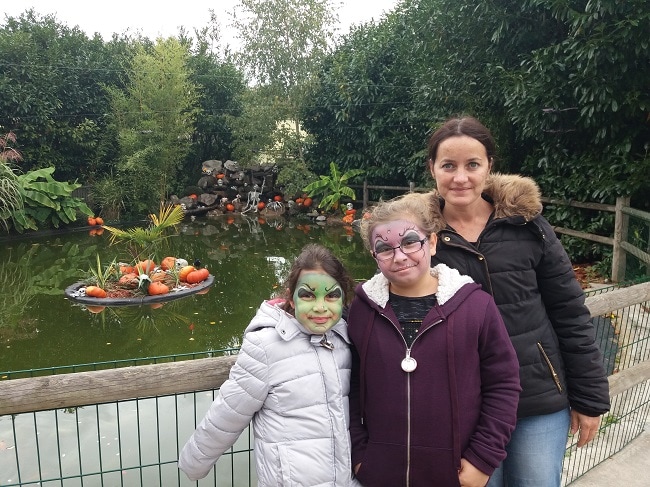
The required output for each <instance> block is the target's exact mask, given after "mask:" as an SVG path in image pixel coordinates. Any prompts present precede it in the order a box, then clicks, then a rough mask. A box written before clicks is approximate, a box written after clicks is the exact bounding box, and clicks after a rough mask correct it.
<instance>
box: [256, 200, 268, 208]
mask: <svg viewBox="0 0 650 487" xmlns="http://www.w3.org/2000/svg"><path fill="white" fill-rule="evenodd" d="M265 206H266V203H264V202H263V201H260V202H259V203H257V209H258V210H263V209H264V207H265Z"/></svg>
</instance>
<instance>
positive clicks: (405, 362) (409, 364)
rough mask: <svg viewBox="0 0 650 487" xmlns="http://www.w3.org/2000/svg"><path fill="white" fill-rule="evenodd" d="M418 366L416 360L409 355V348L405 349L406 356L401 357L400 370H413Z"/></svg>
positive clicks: (408, 371) (409, 371)
mask: <svg viewBox="0 0 650 487" xmlns="http://www.w3.org/2000/svg"><path fill="white" fill-rule="evenodd" d="M417 367H418V362H417V360H415V359H414V358H413V357H411V350H410V349H408V348H407V349H406V357H404V358H403V359H402V370H403V371H404V372H407V373H409V374H410V373H411V372H413V371H414V370H415V369H416V368H417Z"/></svg>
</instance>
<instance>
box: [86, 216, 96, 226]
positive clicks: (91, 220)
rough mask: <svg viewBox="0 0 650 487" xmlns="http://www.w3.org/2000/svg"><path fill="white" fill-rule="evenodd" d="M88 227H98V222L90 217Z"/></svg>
mask: <svg viewBox="0 0 650 487" xmlns="http://www.w3.org/2000/svg"><path fill="white" fill-rule="evenodd" d="M88 225H90V226H91V227H94V226H95V225H97V220H96V219H95V217H94V216H89V217H88Z"/></svg>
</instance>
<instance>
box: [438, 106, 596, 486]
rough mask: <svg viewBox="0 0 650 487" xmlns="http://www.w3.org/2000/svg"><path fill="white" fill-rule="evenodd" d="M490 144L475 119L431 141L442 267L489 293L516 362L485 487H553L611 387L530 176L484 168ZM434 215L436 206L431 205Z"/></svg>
mask: <svg viewBox="0 0 650 487" xmlns="http://www.w3.org/2000/svg"><path fill="white" fill-rule="evenodd" d="M495 152H496V148H495V143H494V139H493V138H492V135H491V134H490V132H489V130H488V129H487V128H485V127H484V126H483V125H482V124H481V123H480V122H479V121H478V120H476V119H474V118H471V117H464V118H456V119H451V120H449V121H447V122H446V123H445V124H444V125H443V126H442V127H440V128H439V129H438V130H437V131H436V132H435V133H434V134H433V135H432V136H431V137H430V139H429V143H428V164H429V169H430V171H431V174H432V175H433V177H434V179H435V182H436V187H437V193H438V196H439V208H438V211H439V212H440V216H441V217H442V218H443V219H444V221H445V223H446V227H445V228H444V229H443V230H441V231H440V232H439V233H438V237H439V238H438V247H437V252H436V254H435V255H434V256H433V257H432V265H435V264H437V263H445V264H447V265H449V266H450V267H453V268H456V269H458V271H459V272H460V273H461V274H467V275H469V276H471V277H472V278H473V279H474V281H476V282H477V283H479V284H481V285H482V286H483V289H484V290H486V291H488V292H489V293H490V294H492V295H493V297H494V300H495V301H496V303H497V306H498V308H499V311H500V312H501V315H502V317H503V320H504V322H505V324H506V327H507V329H508V333H509V335H510V338H511V340H512V343H513V345H514V347H515V350H516V352H517V356H518V359H519V363H520V369H519V373H520V380H521V386H522V393H521V395H520V400H519V408H518V421H517V426H516V428H515V431H514V433H513V435H512V438H511V440H510V443H509V445H508V447H507V452H508V456H507V458H506V459H505V460H504V462H503V463H502V465H501V467H500V468H499V469H497V470H496V471H495V473H494V474H493V476H492V477H491V479H490V482H489V483H488V486H491V487H492V486H494V487H497V486H498V487H501V486H503V485H508V486H510V487H512V486H535V487H545V486H548V487H557V486H559V485H560V477H561V468H562V459H563V455H564V450H565V445H566V438H567V432H568V431H569V429H570V431H571V433H573V434H575V433H578V434H579V436H578V446H583V445H585V444H586V443H587V442H589V441H591V440H592V439H593V438H594V436H595V434H596V432H597V429H598V424H599V416H600V415H601V414H603V413H604V412H606V411H608V410H609V391H608V383H607V377H606V373H605V370H604V367H603V363H602V357H601V354H600V351H599V350H598V347H597V345H596V343H595V333H594V327H593V324H592V323H591V321H590V315H589V311H588V309H587V308H586V307H585V305H584V293H583V291H582V289H581V288H580V285H579V283H578V282H577V280H576V279H575V274H574V272H573V269H572V266H571V262H570V261H569V258H568V256H567V254H566V252H565V251H564V249H563V248H562V245H561V243H560V241H559V240H558V239H557V237H556V236H555V233H554V232H553V229H552V227H551V226H550V225H549V223H548V222H547V221H546V220H545V219H544V217H542V216H541V214H540V211H541V208H542V205H541V200H540V192H539V188H538V187H537V185H536V184H535V183H534V182H533V181H532V180H531V179H528V178H523V177H520V176H512V175H499V174H490V172H491V170H492V166H493V162H494V156H495ZM434 211H435V210H434Z"/></svg>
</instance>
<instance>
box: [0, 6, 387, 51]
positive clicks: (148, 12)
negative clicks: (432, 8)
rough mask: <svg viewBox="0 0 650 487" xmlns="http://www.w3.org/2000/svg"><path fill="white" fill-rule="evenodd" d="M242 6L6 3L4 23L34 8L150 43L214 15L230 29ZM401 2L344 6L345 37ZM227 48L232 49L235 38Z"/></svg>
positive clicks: (83, 26) (108, 35)
mask: <svg viewBox="0 0 650 487" xmlns="http://www.w3.org/2000/svg"><path fill="white" fill-rule="evenodd" d="M237 3H238V1H237V0H184V1H183V0H181V1H179V2H164V1H151V0H106V1H101V0H100V1H95V2H83V1H80V0H2V6H0V13H1V15H0V23H1V24H4V20H5V15H9V16H12V17H17V16H19V15H20V14H21V13H23V12H24V11H25V10H28V9H29V8H34V10H35V11H36V12H37V13H39V14H55V15H56V18H57V19H58V21H59V22H60V23H63V24H65V25H67V26H68V27H74V26H79V27H80V28H81V29H82V30H83V31H84V32H86V33H87V34H88V36H90V37H92V35H93V34H94V33H95V32H99V33H100V34H101V35H102V37H103V38H104V40H108V39H110V38H111V36H112V34H113V33H114V32H116V33H118V34H119V33H123V32H126V31H127V30H128V31H129V32H131V33H136V32H140V33H142V34H143V35H144V36H146V37H149V38H150V39H155V38H156V37H159V36H162V37H171V36H175V35H176V34H177V33H178V28H179V27H180V26H183V27H185V28H186V30H187V31H188V32H190V33H192V32H193V28H194V27H197V28H201V27H205V26H206V25H207V24H208V22H209V20H210V15H209V12H208V10H209V9H213V10H214V11H215V13H216V14H217V19H218V20H219V23H220V24H221V26H222V28H224V29H226V30H227V28H228V25H227V23H228V21H229V16H228V15H227V12H230V11H232V9H233V7H234V6H235V5H236V4H237ZM398 3H399V0H341V4H342V5H341V8H340V9H339V10H338V14H339V19H340V20H341V26H340V31H339V33H340V34H344V33H346V32H347V31H348V30H349V27H350V25H352V24H359V23H362V22H366V21H368V20H370V19H372V18H374V19H375V20H379V19H380V18H381V16H382V14H383V13H384V12H388V11H390V10H392V9H393V8H394V7H395V5H397V4H398ZM224 41H225V42H230V43H232V38H231V36H230V35H226V36H225V38H224Z"/></svg>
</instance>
